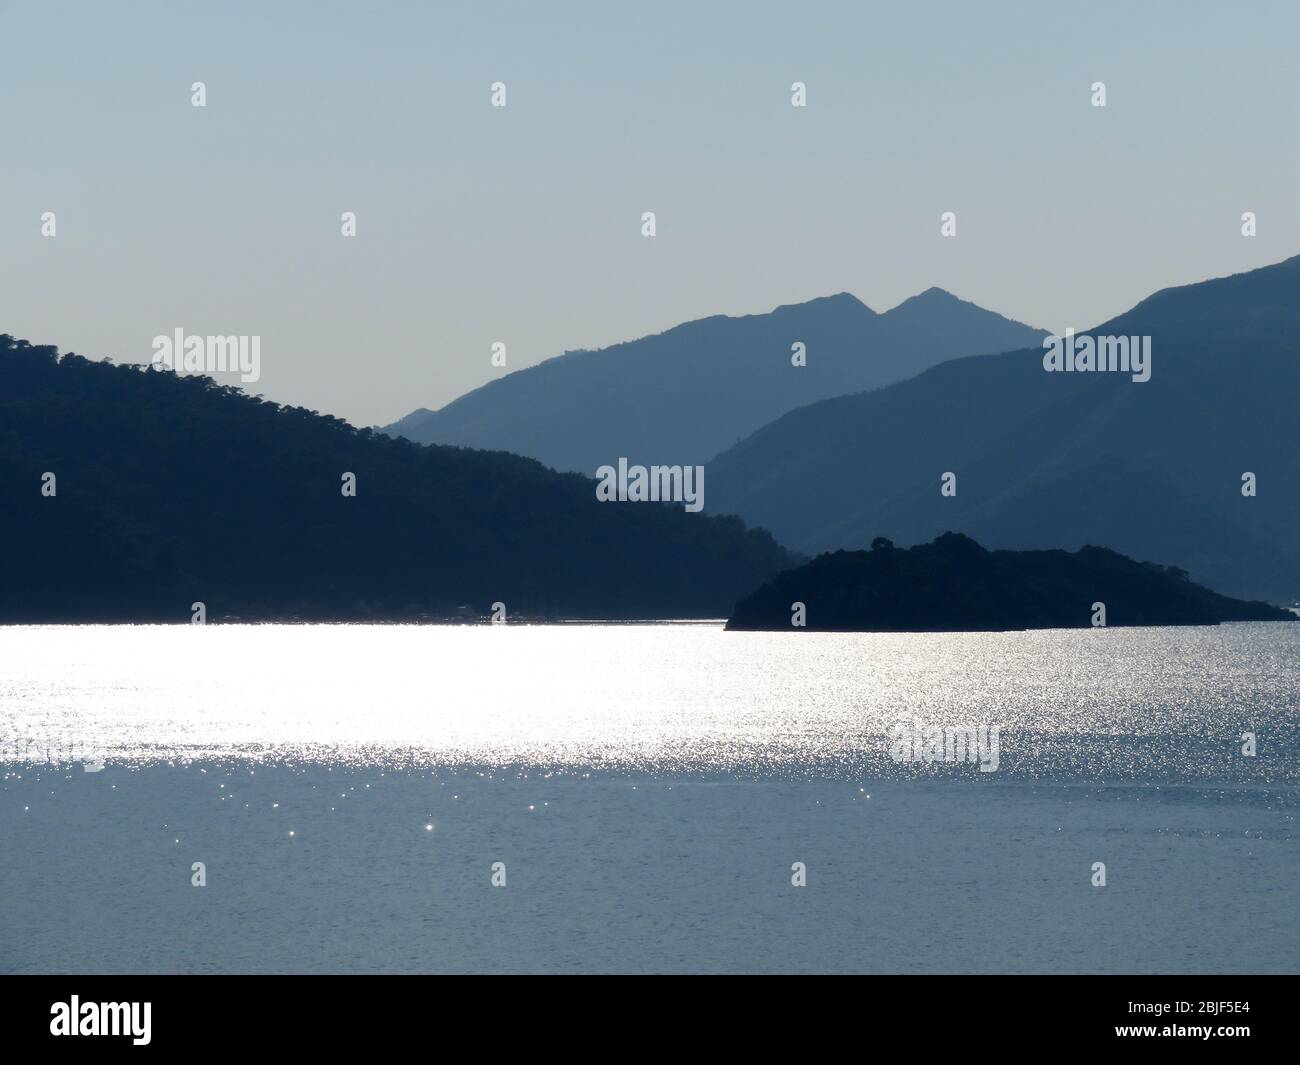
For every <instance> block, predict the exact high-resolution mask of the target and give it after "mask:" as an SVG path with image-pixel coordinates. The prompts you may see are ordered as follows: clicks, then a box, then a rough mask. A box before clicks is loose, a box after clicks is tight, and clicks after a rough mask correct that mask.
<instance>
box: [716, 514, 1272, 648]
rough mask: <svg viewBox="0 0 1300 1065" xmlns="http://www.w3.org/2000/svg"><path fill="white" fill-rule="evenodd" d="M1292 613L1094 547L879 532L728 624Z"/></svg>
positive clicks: (962, 624) (984, 627)
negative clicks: (863, 547)
mask: <svg viewBox="0 0 1300 1065" xmlns="http://www.w3.org/2000/svg"><path fill="white" fill-rule="evenodd" d="M795 604H802V611H801V612H800V613H799V614H796V611H795ZM796 619H797V620H800V621H802V622H803V624H802V625H797V624H792V622H793V621H795V620H796ZM1295 620H1296V618H1295V615H1294V614H1292V613H1290V612H1289V611H1286V610H1282V609H1279V608H1278V607H1274V606H1270V605H1268V604H1267V603H1258V602H1244V601H1242V600H1239V599H1230V598H1228V597H1227V596H1223V595H1218V594H1217V593H1215V592H1212V591H1210V590H1209V589H1208V588H1203V587H1201V586H1200V585H1198V584H1194V583H1193V582H1192V581H1190V580H1188V577H1187V574H1186V573H1185V572H1184V571H1183V570H1180V569H1177V568H1174V567H1170V566H1161V565H1157V564H1154V563H1149V562H1136V561H1134V560H1133V559H1131V558H1125V557H1124V556H1123V555H1120V554H1117V553H1116V552H1114V551H1110V550H1108V549H1106V548H1104V547H1091V546H1089V547H1083V548H1081V549H1080V550H1078V551H1074V552H1069V551H986V550H985V549H984V548H983V547H981V546H980V545H979V544H977V543H976V542H975V541H974V540H972V539H971V538H970V537H968V536H963V535H961V534H960V533H951V532H949V533H944V534H943V535H942V536H940V537H939V538H938V539H936V540H935V541H934V542H933V543H929V544H919V545H917V546H916V547H912V548H910V549H903V548H897V547H895V546H894V545H893V544H892V543H891V542H890V541H888V540H886V539H884V538H883V537H878V538H877V539H876V540H875V541H874V542H873V543H872V549H871V550H870V551H836V552H834V553H832V554H825V555H819V556H818V557H817V558H815V559H813V560H812V561H811V562H809V563H808V564H807V565H804V566H800V567H799V568H798V569H794V570H791V571H789V572H786V573H782V574H781V575H780V576H778V577H777V578H775V579H774V580H773V581H771V582H770V583H769V584H767V585H765V586H764V587H763V588H761V589H759V590H758V591H757V592H755V593H754V594H753V595H751V596H748V597H747V598H746V599H744V600H743V601H742V602H741V603H740V604H738V605H737V607H736V611H735V613H734V614H733V615H732V617H731V619H730V621H728V623H727V628H729V629H770V630H777V631H787V632H788V631H791V630H792V629H793V630H795V631H797V630H798V628H804V629H809V630H814V631H816V630H829V631H869V632H927V631H1001V630H1007V629H1071V628H1088V627H1090V626H1093V625H1102V626H1112V627H1113V626H1120V625H1217V624H1218V623H1219V622H1221V621H1286V622H1294V621H1295Z"/></svg>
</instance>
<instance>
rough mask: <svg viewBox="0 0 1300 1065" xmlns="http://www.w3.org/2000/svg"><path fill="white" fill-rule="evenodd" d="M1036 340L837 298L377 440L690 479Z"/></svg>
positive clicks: (988, 322) (502, 396) (926, 298)
mask: <svg viewBox="0 0 1300 1065" xmlns="http://www.w3.org/2000/svg"><path fill="white" fill-rule="evenodd" d="M1043 335H1044V334H1043V333H1042V332H1041V331H1039V330H1036V329H1032V328H1030V327H1029V326H1026V325H1022V324H1020V323H1019V322H1013V321H1010V320H1009V319H1007V318H1003V317H1002V316H1001V315H998V314H994V313H992V312H991V311H986V310H984V309H982V308H980V307H977V306H976V305H975V304H973V303H968V302H966V301H964V300H960V299H958V298H957V297H955V296H952V295H950V294H949V293H947V292H944V291H942V290H941V289H937V288H932V289H929V290H928V291H926V292H923V293H921V294H920V295H918V296H913V297H912V298H911V299H909V300H906V301H904V302H903V303H901V304H899V305H898V306H897V307H895V308H893V309H892V310H890V311H888V312H886V313H884V314H877V313H876V312H875V311H873V310H872V309H871V308H870V307H868V306H866V305H865V304H863V303H862V302H861V301H860V300H858V299H856V298H855V297H853V296H850V295H849V294H848V293H841V294H839V295H838V296H827V297H824V298H822V299H815V300H811V301H809V302H807V303H800V304H794V305H791V306H784V307H778V308H777V309H776V310H774V311H772V312H771V313H769V314H754V315H747V316H745V317H741V318H729V317H726V316H723V315H716V316H714V317H712V318H703V319H700V320H699V321H695V322H687V323H686V324H684V325H679V326H676V327H675V328H673V329H669V330H668V331H667V332H664V333H659V334H656V335H655V336H649V337H643V338H642V339H640V340H633V341H629V342H627V343H623V344H616V345H614V346H613V347H609V348H603V349H601V350H599V351H572V352H568V353H567V354H565V355H561V356H559V357H557V358H553V359H548V360H547V361H545V362H543V363H540V364H539V365H536V366H532V367H529V368H528V369H524V370H518V371H515V372H513V373H509V374H506V375H504V376H503V377H501V378H499V379H497V380H495V381H493V382H491V383H489V384H487V385H484V386H483V387H482V388H478V389H475V390H474V391H473V392H470V393H468V394H466V395H464V396H462V397H461V398H460V399H457V400H456V401H455V402H453V403H450V404H448V405H447V406H445V407H443V408H442V409H441V410H438V411H429V410H417V411H415V412H413V413H412V414H409V415H407V416H406V417H405V418H403V419H401V420H400V421H398V422H395V423H394V424H393V425H390V426H387V427H386V428H385V429H383V430H382V431H383V432H386V433H389V434H390V435H395V436H396V435H400V436H405V437H408V438H409V439H411V440H414V441H416V442H418V443H426V444H455V445H460V446H464V447H476V448H486V449H490V450H502V451H511V452H514V453H516V454H520V455H527V456H529V457H530V458H535V459H537V460H539V461H540V462H542V463H544V464H545V465H547V466H551V467H554V468H555V469H558V470H576V471H578V472H580V473H585V474H587V475H588V476H591V475H592V474H593V473H594V472H595V470H596V469H597V467H599V466H602V465H605V464H608V463H613V462H617V460H618V459H619V458H620V457H627V458H628V459H629V461H631V462H637V463H645V464H649V463H662V464H668V465H673V464H682V465H697V464H701V463H704V462H707V461H708V460H710V459H712V458H713V457H714V456H715V455H717V454H718V452H720V451H722V450H723V449H724V448H727V447H730V446H731V445H732V444H735V443H736V442H737V441H739V440H740V439H742V438H743V437H746V436H748V435H749V434H750V433H752V432H754V431H755V430H757V429H759V428H760V427H761V426H763V425H765V424H766V423H767V422H770V421H771V420H772V419H774V418H777V417H779V416H780V415H782V414H784V413H786V412H787V411H790V410H793V409H795V408H796V407H800V406H804V405H806V404H808V403H813V402H815V401H817V400H820V399H826V398H829V397H832V396H839V395H843V394H845V393H848V392H860V391H862V390H864V389H872V388H878V387H880V386H882V385H887V384H889V383H891V382H894V381H899V380H902V379H904V378H907V377H912V376H914V375H915V374H918V373H920V372H921V371H922V370H925V369H927V368H929V367H931V366H933V365H935V364H936V363H939V362H942V361H944V360H946V359H951V358H954V357H957V356H962V355H973V354H979V353H988V352H998V351H1006V350H1008V349H1010V348H1015V347H1024V346H1026V345H1029V344H1036V343H1038V342H1039V341H1040V340H1041V338H1042V337H1043ZM795 344H802V345H803V346H804V359H805V364H804V365H802V366H796V365H794V364H793V361H792V360H793V357H794V351H793V350H792V349H793V346H794V345H795Z"/></svg>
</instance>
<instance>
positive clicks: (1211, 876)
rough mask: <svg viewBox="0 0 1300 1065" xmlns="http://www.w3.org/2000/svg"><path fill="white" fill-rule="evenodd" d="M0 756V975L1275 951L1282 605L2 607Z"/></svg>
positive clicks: (1283, 820) (1072, 959)
mask: <svg viewBox="0 0 1300 1065" xmlns="http://www.w3.org/2000/svg"><path fill="white" fill-rule="evenodd" d="M900 721H906V722H915V723H918V724H921V725H940V726H944V725H946V726H964V725H996V726H998V729H999V748H1000V750H999V762H998V768H997V770H996V771H995V772H981V771H980V770H979V768H978V767H977V766H974V765H970V764H959V765H954V764H946V763H934V764H926V763H919V764H913V763H901V762H898V761H895V760H894V759H893V758H892V757H891V753H890V744H889V740H888V734H889V732H890V729H891V727H892V726H893V725H894V724H895V723H896V722H900ZM1243 733H1251V734H1253V735H1254V737H1255V751H1256V753H1255V754H1254V755H1253V756H1247V755H1244V754H1243V753H1242V746H1243V742H1244V741H1243V738H1242V737H1243ZM56 760H57V764H56ZM101 760H102V762H103V768H102V769H98V771H90V772H88V771H86V770H87V769H97V767H98V765H99V763H100V761H101ZM0 761H3V765H2V766H0V836H2V838H3V841H4V845H3V848H2V849H0V898H2V899H3V900H4V905H3V906H0V971H5V972H228V971H236V972H264V971H265V972H280V971H288V972H315V971H324V972H466V971H468V972H520V971H524V972H534V971H544V972H555V971H558V972H610V971H615V972H626V971H638V972H639V971H688V972H695V971H703V972H715V971H718V972H726V971H741V972H789V971H798V972H802V971H812V972H822V971H862V972H1295V971H1297V970H1300V930H1298V923H1297V920H1296V917H1297V914H1298V913H1300V905H1298V904H1300V875H1298V874H1300V849H1298V848H1297V831H1296V829H1297V825H1296V816H1297V811H1298V810H1300V625H1285V624H1242V625H1225V626H1220V627H1215V628H1180V629H1103V630H1091V631H1081V630H1079V631H1047V632H1031V633H999V634H933V635H929V634H927V635H881V634H816V633H788V634H787V633H727V632H723V631H722V630H721V628H720V627H719V626H701V625H659V626H558V627H529V626H518V627H516V626H507V627H460V628H454V627H452V628H448V627H407V626H296V627H290V626H215V625H214V626H209V627H206V628H190V627H129V626H123V627H78V628H58V627H44V628H7V629H0ZM196 862H202V863H204V866H205V871H206V886H204V887H195V886H192V883H191V880H192V876H193V872H192V868H193V864H194V863H196ZM1098 862H1101V863H1104V864H1105V872H1106V884H1105V886H1104V887H1099V886H1094V884H1093V882H1092V881H1093V879H1094V865H1095V863H1098ZM494 863H503V865H504V869H505V886H503V887H496V886H494V885H493V883H492V877H493V865H494ZM794 863H802V864H803V866H804V868H805V869H806V881H807V883H806V886H804V887H795V886H793V885H792V882H791V880H792V876H793V875H794V874H793V872H792V865H793V864H794ZM499 868H500V867H498V869H499ZM498 879H499V873H498Z"/></svg>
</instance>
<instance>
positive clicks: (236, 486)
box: [0, 336, 792, 622]
mask: <svg viewBox="0 0 1300 1065" xmlns="http://www.w3.org/2000/svg"><path fill="white" fill-rule="evenodd" d="M46 472H49V473H53V474H54V475H55V476H56V478H57V480H56V481H55V489H56V494H55V495H53V496H52V497H47V496H43V495H42V475H43V474H45V473H46ZM344 473H354V474H355V475H356V478H357V494H356V497H355V498H347V497H344V496H343V495H342V493H341V487H342V476H343V474H344ZM0 558H3V570H2V571H0V620H3V621H9V622H15V621H43V622H54V621H70V622H75V621H182V622H183V621H188V620H189V618H190V607H191V604H192V603H194V602H203V603H205V604H206V608H207V612H208V618H209V620H219V619H221V618H225V617H239V618H243V619H245V620H254V619H287V618H303V619H318V620H327V619H328V620H351V619H371V620H378V619H393V620H398V619H409V618H416V617H420V616H434V617H449V616H458V615H469V616H481V615H484V614H487V613H489V611H490V609H491V604H492V603H494V602H498V601H499V602H502V603H504V604H505V607H506V611H507V616H508V617H515V616H520V615H525V616H529V615H530V616H548V617H573V618H581V617H611V618H662V617H705V616H713V617H722V616H725V615H726V614H727V613H728V612H729V610H730V608H731V606H732V604H733V603H734V602H735V600H736V598H737V597H738V596H739V595H741V594H743V593H744V592H746V591H748V590H749V589H751V588H753V587H754V586H755V585H757V584H759V583H761V582H762V581H764V580H766V579H767V578H769V577H770V576H772V575H773V574H774V573H776V572H778V571H779V570H781V569H783V568H785V567H786V566H788V565H790V564H791V561H792V560H791V557H790V556H789V555H788V554H787V552H786V551H785V550H784V549H783V548H781V547H780V546H779V545H778V544H777V543H776V542H775V541H774V540H773V539H772V538H771V536H769V535H768V534H767V533H766V532H763V531H761V530H746V529H745V527H744V525H743V524H742V523H741V522H740V521H739V520H738V519H734V518H713V517H705V516H703V515H700V514H688V513H685V512H684V511H683V510H682V508H681V507H680V506H679V505H678V506H673V505H669V504H650V503H625V504H619V503H601V502H598V501H597V500H596V498H595V490H594V483H593V482H592V481H590V480H588V479H586V478H584V477H580V476H576V475H560V474H556V473H554V472H553V471H550V470H548V469H546V468H544V467H543V466H541V465H540V464H538V463H537V462H534V461H532V460H530V459H523V458H519V457H517V456H513V455H507V454H503V453H499V452H482V451H470V450H462V449H459V448H450V447H426V446H419V445H416V444H412V443H410V442H408V441H406V440H396V439H390V438H388V437H385V436H383V435H380V434H375V433H372V432H371V430H369V429H357V428H355V427H353V426H351V425H349V424H347V423H346V422H344V421H341V420H339V419H338V418H334V417H329V416H326V415H321V414H318V413H316V412H315V411H309V410H305V409H302V408H297V407H282V406H280V405H278V404H276V403H271V402H267V401H265V400H262V399H261V398H260V397H253V396H249V395H246V394H244V393H243V392H242V391H241V390H239V389H237V388H233V387H230V386H222V385H219V384H217V383H216V382H215V381H213V380H212V379H210V378H207V377H197V376H195V377H187V376H178V375H176V374H173V373H170V372H166V371H160V370H155V369H150V368H142V367H139V366H115V365H112V364H111V363H109V362H106V361H105V362H92V361H90V360H87V359H84V358H81V357H79V356H77V355H74V354H68V355H64V356H59V355H58V353H57V351H56V349H54V348H51V347H35V346H31V345H29V344H27V342H25V341H15V340H14V339H13V338H12V337H9V336H0Z"/></svg>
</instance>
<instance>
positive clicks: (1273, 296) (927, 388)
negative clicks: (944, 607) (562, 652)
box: [706, 256, 1300, 602]
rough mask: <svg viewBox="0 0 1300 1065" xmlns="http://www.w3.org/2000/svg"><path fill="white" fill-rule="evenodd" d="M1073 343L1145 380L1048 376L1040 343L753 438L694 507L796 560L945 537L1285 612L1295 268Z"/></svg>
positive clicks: (1299, 280)
mask: <svg viewBox="0 0 1300 1065" xmlns="http://www.w3.org/2000/svg"><path fill="white" fill-rule="evenodd" d="M1088 333H1089V334H1090V335H1092V336H1094V337H1106V336H1130V337H1143V336H1146V337H1149V338H1150V343H1151V349H1152V360H1151V378H1150V380H1148V381H1145V382H1134V381H1133V380H1132V375H1131V374H1126V373H1114V372H1050V373H1049V372H1047V371H1046V370H1045V369H1044V363H1043V360H1044V355H1045V352H1044V348H1043V347H1042V346H1041V345H1034V346H1032V347H1027V348H1024V349H1022V350H1017V351H1011V352H1008V353H1004V354H1000V355H992V356H985V357H972V358H963V359H958V360H955V361H948V362H944V363H943V364H941V365H937V366H934V367H933V368H931V369H929V370H927V371H926V372H924V373H922V374H920V375H918V376H916V377H913V378H911V379H910V380H907V381H903V382H900V383H897V384H894V385H891V386H889V387H886V388H883V389H879V390H877V391H874V392H870V393H864V394H857V395H845V396H841V397H838V398H835V399H829V400H826V401H823V402H819V403H815V404H811V405H809V406H805V407H802V408H800V409H798V410H794V411H791V412H790V413H788V414H786V415H784V416H782V417H781V418H778V419H777V420H776V421H774V422H773V423H771V424H770V425H767V426H765V427H764V428H762V429H761V430H759V431H758V432H756V433H754V434H753V435H752V436H750V437H749V438H748V439H746V440H744V441H743V442H741V443H740V444H738V445H737V446H735V447H734V448H731V449H730V450H728V451H727V452H726V453H724V454H722V455H721V456H719V457H718V458H717V459H716V460H715V461H714V462H712V463H710V464H709V466H708V478H709V481H708V484H709V488H708V496H707V503H706V509H708V510H709V511H712V512H714V513H736V514H740V515H741V516H742V517H744V518H745V520H747V521H750V522H754V523H757V524H761V525H762V526H764V527H765V528H768V529H771V530H772V531H773V533H774V534H775V535H776V536H777V538H778V539H780V540H781V541H782V542H784V543H786V544H788V545H790V546H792V547H794V548H796V549H799V550H802V551H804V552H807V553H809V554H812V553H816V552H821V551H825V550H833V549H835V548H859V547H863V546H865V545H866V544H868V543H870V542H871V540H872V539H873V538H874V537H876V536H886V537H889V538H891V539H892V540H894V541H896V542H898V543H899V544H901V545H906V544H914V543H919V542H924V541H927V540H930V539H931V538H933V537H935V536H937V535H938V534H939V533H941V532H943V531H944V530H948V529H959V530H961V531H962V532H964V533H967V534H969V535H970V536H973V537H976V538H978V539H979V541H980V542H982V543H984V544H986V545H988V546H991V547H998V548H1049V547H1051V548H1057V547H1059V548H1076V547H1079V546H1082V545H1084V544H1089V543H1092V544H1098V543H1100V544H1106V545H1107V546H1108V547H1111V548H1114V549H1115V550H1117V551H1120V552H1123V553H1125V554H1127V555H1131V556H1134V557H1138V558H1157V559H1160V560H1162V561H1164V562H1167V563H1172V564H1174V565H1177V566H1179V567H1182V568H1183V569H1186V570H1188V571H1190V573H1191V575H1192V578H1193V579H1195V580H1197V581H1201V582H1203V583H1206V584H1208V585H1210V586H1211V587H1213V588H1214V589H1216V590H1217V591H1220V592H1224V593H1227V594H1230V595H1234V596H1242V597H1246V598H1252V599H1268V600H1271V601H1273V602H1292V601H1294V600H1295V599H1296V598H1297V597H1300V256H1298V257H1296V258H1292V259H1288V260H1287V261H1285V262H1283V263H1279V264H1277V265H1274V266H1269V267H1265V268H1263V269H1259V270H1254V271H1251V272H1249V273H1244V274H1239V275H1236V276H1233V277H1226V278H1220V279H1216V280H1212V281H1206V282H1202V283H1200V284H1194V285H1188V286H1185V287H1181V288H1172V289H1166V290H1164V291H1161V292H1158V293H1156V294H1155V295H1153V296H1151V297H1149V298H1148V299H1146V300H1143V301H1142V302H1141V303H1139V304H1138V305H1137V306H1136V307H1134V308H1133V309H1132V310H1131V311H1129V312H1127V313H1126V314H1123V315H1121V316H1120V317H1118V318H1116V319H1114V320H1113V321H1110V322H1107V323H1105V324H1104V325H1101V326H1098V327H1097V328H1096V329H1093V330H1089V331H1088ZM946 473H951V474H954V475H955V481H952V482H950V483H951V484H952V485H953V486H954V487H955V494H954V495H948V496H945V495H943V494H941V483H942V482H941V478H942V477H943V475H944V474H946ZM1246 474H1253V475H1254V482H1255V486H1256V488H1255V492H1256V494H1255V495H1254V496H1249V495H1243V484H1245V483H1246V482H1245V481H1244V480H1243V478H1244V476H1245V475H1246Z"/></svg>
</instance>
